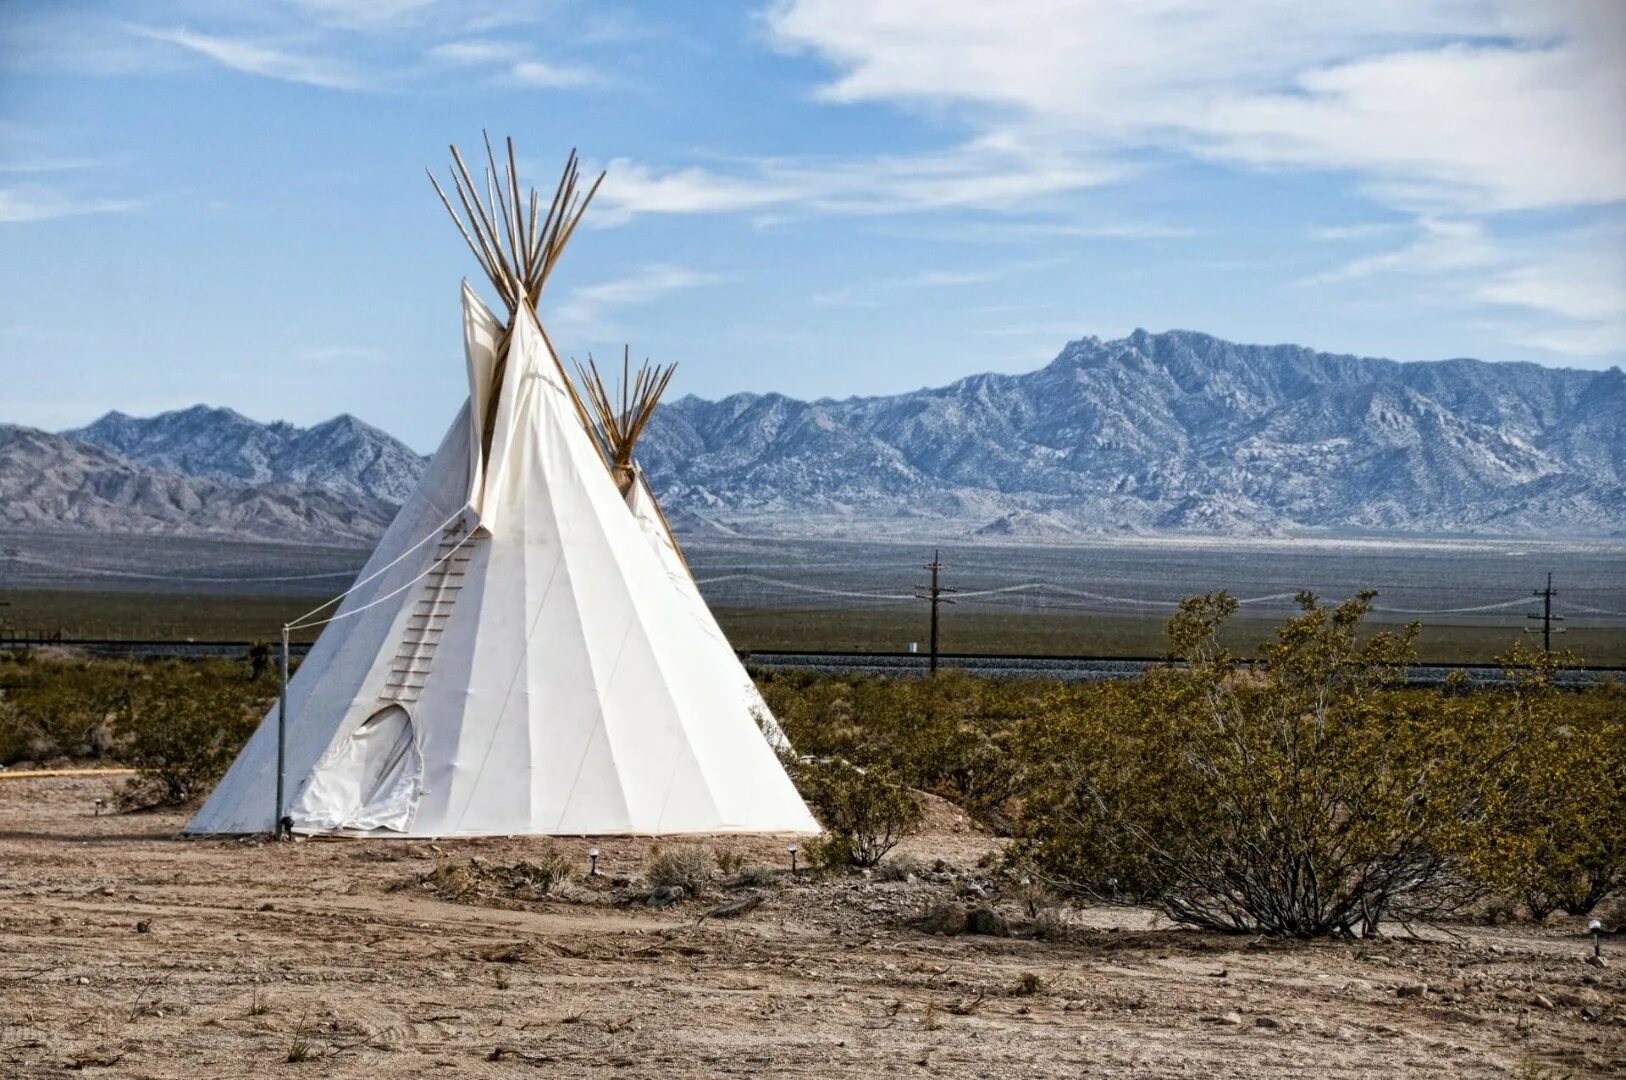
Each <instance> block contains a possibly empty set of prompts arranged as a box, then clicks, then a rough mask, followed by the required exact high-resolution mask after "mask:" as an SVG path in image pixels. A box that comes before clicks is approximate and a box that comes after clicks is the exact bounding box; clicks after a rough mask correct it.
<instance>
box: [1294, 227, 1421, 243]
mask: <svg viewBox="0 0 1626 1080" xmlns="http://www.w3.org/2000/svg"><path fill="white" fill-rule="evenodd" d="M1403 228H1405V226H1404V225H1402V224H1399V223H1391V222H1367V223H1364V224H1361V225H1318V226H1316V227H1315V228H1312V229H1311V230H1310V239H1311V240H1322V241H1327V242H1332V243H1338V242H1341V241H1345V240H1366V239H1369V238H1370V237H1374V236H1392V235H1393V234H1394V233H1396V232H1398V231H1399V230H1401V229H1403Z"/></svg>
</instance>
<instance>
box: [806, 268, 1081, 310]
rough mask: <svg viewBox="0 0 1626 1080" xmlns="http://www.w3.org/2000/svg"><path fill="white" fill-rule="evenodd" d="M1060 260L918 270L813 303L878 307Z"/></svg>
mask: <svg viewBox="0 0 1626 1080" xmlns="http://www.w3.org/2000/svg"><path fill="white" fill-rule="evenodd" d="M1060 261H1062V260H1059V259H1028V260H1024V261H1022V262H1015V263H1008V264H1006V265H1004V266H985V267H980V268H978V269H976V270H921V271H918V272H916V273H913V274H904V275H901V276H898V277H888V278H871V279H870V280H867V281H861V282H858V283H857V284H854V285H849V286H847V287H846V288H842V289H837V290H835V291H833V292H826V293H819V294H817V295H815V296H813V297H812V298H811V299H812V302H813V303H814V304H817V305H819V306H821V307H853V308H879V307H885V306H887V304H888V303H889V301H888V300H887V299H886V296H887V294H889V293H897V292H907V291H910V290H918V289H945V288H947V289H953V288H960V287H963V286H968V285H985V284H987V283H989V282H992V281H1000V280H1002V279H1004V278H1008V277H1011V276H1012V275H1014V274H1018V273H1021V272H1023V271H1026V270H1036V269H1040V268H1042V267H1046V266H1054V265H1056V264H1057V263H1058V262H1060Z"/></svg>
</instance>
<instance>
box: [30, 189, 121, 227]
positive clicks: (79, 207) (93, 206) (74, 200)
mask: <svg viewBox="0 0 1626 1080" xmlns="http://www.w3.org/2000/svg"><path fill="white" fill-rule="evenodd" d="M141 205H142V204H141V201H140V200H139V199H86V198H80V197H76V196H73V195H67V194H64V193H63V192H60V191H55V190H52V189H51V188H46V187H39V186H35V185H30V186H27V187H13V188H0V223H17V222H25V221H52V220H55V219H57V218H67V217H83V216H85V215H87V214H122V213H126V212H128V211H131V210H135V209H137V208H139V207H140V206H141Z"/></svg>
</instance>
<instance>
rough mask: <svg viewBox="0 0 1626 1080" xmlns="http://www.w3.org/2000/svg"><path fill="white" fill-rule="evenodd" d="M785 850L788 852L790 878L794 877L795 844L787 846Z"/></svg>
mask: <svg viewBox="0 0 1626 1080" xmlns="http://www.w3.org/2000/svg"><path fill="white" fill-rule="evenodd" d="M785 850H786V851H788V852H790V876H791V877H795V876H796V851H797V848H796V845H795V844H790V845H787V846H786V848H785Z"/></svg>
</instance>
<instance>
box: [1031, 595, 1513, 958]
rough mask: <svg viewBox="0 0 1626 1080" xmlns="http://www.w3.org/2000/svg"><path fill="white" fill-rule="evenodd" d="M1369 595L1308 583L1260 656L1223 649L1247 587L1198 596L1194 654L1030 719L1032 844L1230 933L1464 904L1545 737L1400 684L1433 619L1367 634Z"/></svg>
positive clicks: (1055, 878)
mask: <svg viewBox="0 0 1626 1080" xmlns="http://www.w3.org/2000/svg"><path fill="white" fill-rule="evenodd" d="M1372 595H1373V594H1370V593H1365V594H1362V595H1360V596H1357V597H1354V598H1352V599H1350V600H1347V601H1345V602H1344V603H1342V604H1339V605H1338V606H1336V607H1333V608H1329V607H1326V606H1323V605H1322V604H1320V603H1319V602H1318V601H1316V599H1315V598H1314V597H1312V596H1308V595H1305V596H1301V597H1300V604H1301V613H1300V614H1299V615H1298V616H1297V617H1295V618H1293V619H1291V620H1289V621H1288V622H1287V623H1285V624H1284V625H1283V626H1282V627H1281V628H1279V629H1278V631H1277V632H1276V636H1275V639H1274V640H1272V641H1269V642H1266V643H1265V644H1263V645H1262V646H1261V647H1260V648H1259V650H1258V653H1257V656H1256V658H1255V662H1254V663H1253V664H1252V665H1244V664H1243V663H1241V662H1240V661H1239V660H1238V659H1236V658H1235V657H1233V656H1231V655H1230V654H1229V653H1228V652H1227V651H1226V650H1224V649H1223V648H1222V647H1221V646H1220V644H1219V639H1218V631H1219V628H1220V627H1221V626H1222V625H1223V623H1224V622H1225V620H1226V619H1227V618H1229V617H1230V616H1231V615H1232V614H1233V613H1234V612H1235V611H1236V601H1235V600H1233V599H1232V598H1230V597H1228V596H1227V595H1225V594H1224V593H1217V594H1213V595H1210V596H1206V597H1197V598H1193V599H1189V600H1186V601H1184V602H1183V603H1182V604H1181V606H1180V610H1179V612H1178V613H1177V614H1176V615H1175V616H1174V618H1172V619H1171V620H1170V622H1169V626H1168V630H1169V636H1170V641H1171V645H1172V647H1173V648H1172V652H1173V653H1174V655H1175V656H1177V657H1179V658H1181V659H1183V660H1184V661H1185V662H1186V665H1187V666H1186V667H1184V668H1173V667H1171V668H1165V669H1159V670H1155V671H1152V672H1149V673H1148V674H1147V675H1145V676H1144V677H1142V678H1141V679H1139V680H1137V681H1135V682H1133V683H1125V684H1118V685H1117V686H1116V687H1114V688H1113V689H1111V690H1108V691H1105V692H1103V693H1101V694H1099V695H1097V696H1096V697H1094V698H1093V699H1091V707H1088V708H1083V709H1066V708H1060V709H1058V708H1048V709H1041V710H1040V712H1039V713H1038V714H1037V715H1036V716H1035V717H1034V718H1033V720H1032V721H1031V722H1030V723H1029V725H1027V727H1026V728H1025V729H1024V732H1023V733H1022V738H1021V741H1022V745H1023V752H1024V754H1025V756H1026V757H1027V770H1028V771H1027V775H1028V776H1029V777H1030V779H1031V783H1030V784H1029V785H1028V787H1027V791H1026V802H1025V805H1024V807H1023V813H1022V818H1021V822H1020V831H1021V840H1020V842H1019V845H1018V847H1017V857H1018V858H1020V859H1022V860H1025V861H1026V862H1027V863H1028V864H1030V865H1031V866H1033V867H1034V869H1035V870H1036V871H1037V872H1038V873H1039V875H1040V876H1041V877H1042V878H1043V879H1044V880H1046V881H1047V882H1048V883H1050V884H1052V885H1055V886H1058V887H1062V888H1065V889H1068V890H1070V891H1072V892H1074V893H1081V894H1087V895H1093V896H1110V897H1118V896H1124V897H1127V898H1148V899H1155V900H1156V901H1158V902H1159V903H1161V905H1162V906H1163V908H1164V910H1165V911H1166V912H1167V914H1168V915H1169V916H1170V917H1172V918H1174V919H1175V920H1177V921H1179V922H1182V923H1186V924H1188V925H1195V926H1200V927H1206V928H1211V929H1220V930H1236V931H1247V932H1266V933H1276V934H1295V935H1317V934H1326V933H1333V932H1342V933H1345V934H1352V933H1354V932H1355V931H1356V930H1357V929H1358V930H1360V931H1362V932H1365V933H1372V932H1375V931H1376V929H1377V926H1378V922H1379V920H1380V919H1381V918H1384V917H1385V916H1401V917H1406V916H1418V915H1427V914H1437V913H1441V912H1444V911H1447V910H1451V909H1453V908H1454V907H1456V906H1458V905H1461V904H1463V903H1465V902H1467V901H1468V900H1469V899H1471V898H1472V896H1473V895H1474V892H1475V890H1474V887H1473V886H1472V885H1471V884H1470V883H1469V881H1468V878H1467V877H1466V876H1465V875H1464V874H1462V873H1460V872H1458V868H1459V866H1461V865H1463V864H1465V863H1468V862H1470V861H1471V860H1472V859H1473V858H1474V857H1475V852H1476V850H1478V849H1479V848H1481V847H1482V846H1483V844H1484V842H1485V839H1486V838H1487V837H1489V836H1493V835H1494V834H1495V832H1496V831H1497V830H1498V829H1500V828H1501V827H1502V823H1503V822H1504V821H1505V820H1506V819H1507V805H1511V804H1516V803H1517V802H1518V801H1519V800H1520V798H1522V795H1521V793H1520V792H1519V791H1518V785H1517V784H1516V782H1515V780H1516V777H1515V775H1514V772H1515V763H1516V760H1517V755H1516V753H1515V751H1516V750H1517V748H1518V747H1519V746H1520V745H1522V744H1523V743H1524V742H1525V741H1526V740H1527V739H1528V738H1529V737H1530V735H1531V732H1530V731H1529V730H1528V729H1527V728H1525V727H1523V726H1522V725H1521V723H1519V722H1517V721H1515V720H1513V719H1511V718H1510V716H1509V715H1508V714H1507V713H1506V712H1505V711H1504V710H1501V709H1499V708H1497V707H1495V704H1494V703H1493V702H1489V701H1487V700H1486V699H1485V698H1484V697H1482V696H1479V695H1475V696H1470V697H1467V698H1452V697H1448V696H1446V695H1443V694H1437V693H1431V694H1417V693H1408V692H1405V691H1402V690H1400V689H1398V686H1399V684H1400V680H1401V678H1402V676H1403V674H1404V671H1405V668H1406V666H1407V664H1408V663H1410V661H1411V660H1412V658H1413V644H1414V641H1415V638H1416V634H1417V627H1416V626H1415V625H1414V626H1410V627H1407V628H1406V629H1405V630H1403V631H1400V632H1380V633H1372V634H1364V635H1363V634H1362V633H1361V632H1360V631H1361V622H1362V619H1363V618H1364V616H1365V615H1366V613H1367V611H1368V609H1369V607H1370V604H1371V599H1372ZM1504 804H1506V805H1504Z"/></svg>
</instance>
